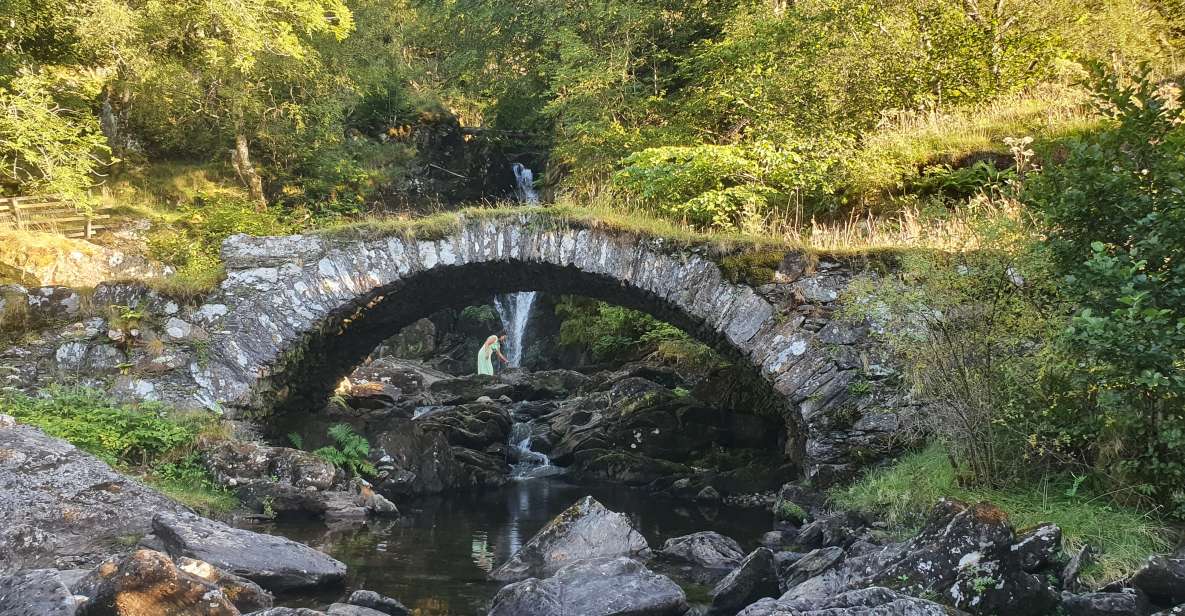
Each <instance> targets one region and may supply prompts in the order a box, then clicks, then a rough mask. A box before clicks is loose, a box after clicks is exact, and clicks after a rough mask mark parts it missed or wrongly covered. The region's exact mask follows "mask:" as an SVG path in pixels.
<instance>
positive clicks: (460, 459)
mask: <svg viewBox="0 0 1185 616" xmlns="http://www.w3.org/2000/svg"><path fill="white" fill-rule="evenodd" d="M452 452H453V459H454V460H456V462H457V467H458V469H457V479H456V486H457V487H458V488H479V489H481V488H497V487H499V486H503V485H506V483H507V482H508V481H509V479H508V476H507V474H508V473H509V472H510V466H509V465H507V464H506V457H505V456H503V455H501V454H499V455H494V454H487V453H482V452H480V451H474V450H472V449H468V448H465V447H453V448H452Z"/></svg>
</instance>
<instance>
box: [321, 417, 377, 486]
mask: <svg viewBox="0 0 1185 616" xmlns="http://www.w3.org/2000/svg"><path fill="white" fill-rule="evenodd" d="M329 438H331V439H333V442H334V444H333V445H327V446H325V447H322V448H320V449H317V450H316V451H314V452H313V453H315V454H317V455H318V456H321V457H322V458H324V459H325V460H327V461H328V462H331V463H332V464H333V465H334V466H336V467H338V468H340V469H342V470H344V471H346V472H348V473H350V474H352V475H374V474H375V473H376V472H378V471H376V470H375V468H374V465H373V464H371V463H370V460H369V456H370V443H369V442H367V440H366V437H364V436H362V435H360V434H358V433H357V432H354V429H353V428H351V427H350V426H349V425H348V424H344V423H338V424H333V425H332V426H330V427H329Z"/></svg>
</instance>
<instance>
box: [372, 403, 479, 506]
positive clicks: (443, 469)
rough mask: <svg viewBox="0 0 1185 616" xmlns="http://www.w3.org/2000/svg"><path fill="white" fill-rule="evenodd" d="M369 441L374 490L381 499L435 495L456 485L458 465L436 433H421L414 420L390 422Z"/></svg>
mask: <svg viewBox="0 0 1185 616" xmlns="http://www.w3.org/2000/svg"><path fill="white" fill-rule="evenodd" d="M384 428H385V430H384V431H383V432H379V433H378V434H376V435H375V436H374V438H372V439H371V444H372V448H371V452H372V455H374V456H375V458H377V463H376V464H375V467H376V468H377V469H378V471H379V474H378V476H377V477H376V478H375V480H374V484H375V488H376V489H377V490H378V491H379V492H380V493H382V494H383V495H384V496H386V497H388V498H391V499H394V500H396V501H397V500H398V499H399V498H400V497H403V496H408V495H420V494H436V493H439V492H442V491H444V490H446V489H448V488H451V487H453V486H454V485H456V483H457V480H458V476H459V475H460V466H459V465H458V464H457V460H456V458H455V457H454V456H453V452H452V449H451V448H450V447H449V444H448V439H447V438H445V436H444V434H442V433H440V432H431V433H428V432H425V431H424V430H423V429H422V428H421V427H420V423H419V422H418V421H414V420H411V419H391V420H388V421H387V422H385V424H384Z"/></svg>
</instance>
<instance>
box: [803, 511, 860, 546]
mask: <svg viewBox="0 0 1185 616" xmlns="http://www.w3.org/2000/svg"><path fill="white" fill-rule="evenodd" d="M867 527H868V523H867V521H865V519H864V518H863V516H861V515H860V514H858V513H855V512H842V513H837V514H834V515H829V516H824V517H821V518H819V519H817V520H815V521H813V522H811V523H809V524H807V525H805V526H803V527H802V528H800V529H799V531H798V537H797V538H796V539H795V541H796V545H797V546H798V547H799V548H800V549H802V550H804V551H805V550H815V549H818V548H829V547H833V546H837V547H841V548H846V547H848V546H849V545H851V544H852V543H853V542H855V541H856V539H857V538H859V537H860V536H861V534H862V532H863V531H864V529H866V528H867Z"/></svg>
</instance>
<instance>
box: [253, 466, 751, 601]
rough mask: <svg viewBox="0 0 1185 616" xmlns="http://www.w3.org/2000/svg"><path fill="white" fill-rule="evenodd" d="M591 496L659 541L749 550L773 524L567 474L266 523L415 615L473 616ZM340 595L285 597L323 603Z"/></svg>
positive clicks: (354, 582) (354, 584) (357, 584)
mask: <svg viewBox="0 0 1185 616" xmlns="http://www.w3.org/2000/svg"><path fill="white" fill-rule="evenodd" d="M587 494H592V495H593V496H594V497H595V498H597V499H598V500H600V501H601V502H602V503H604V504H605V505H606V506H607V507H609V508H610V509H613V510H615V511H621V512H625V513H627V514H629V516H630V518H631V519H632V520H633V521H634V524H635V525H636V526H637V527H638V529H639V530H640V531H641V532H642V534H643V535H645V536H646V539H647V540H648V541H649V542H650V544H651V545H652V546H654V547H657V546H659V545H662V542H663V541H664V540H665V539H667V538H670V537H674V536H678V535H682V534H686V533H690V532H695V531H699V530H717V531H719V532H721V533H724V534H726V535H729V536H732V537H733V538H735V539H736V540H737V541H740V542H741V544H742V545H743V546H744V547H746V548H752V547H754V546H755V545H756V543H757V539H758V538H759V537H760V534H761V533H762V532H763V531H764V530H766V529H768V528H769V527H770V522H771V520H770V516H769V514H768V513H764V512H760V511H745V510H734V509H727V508H716V507H711V506H701V505H687V504H685V503H680V502H675V501H666V500H663V499H658V498H655V497H653V496H652V495H649V494H645V493H641V492H638V491H635V490H630V489H627V488H623V487H621V486H587V485H585V486H578V485H574V484H572V483H568V482H566V481H565V480H564V479H562V478H550V479H536V480H531V481H518V482H511V483H510V484H508V485H507V486H506V487H505V488H503V489H501V490H497V491H493V492H487V493H485V494H458V495H452V496H449V497H442V498H432V499H424V500H420V501H416V502H414V503H409V504H402V505H401V509H402V510H403V512H404V513H405V515H404V516H403V517H401V518H399V519H397V520H372V521H370V522H368V523H367V524H366V525H364V526H357V525H348V526H330V527H327V526H325V525H324V524H321V523H318V522H295V521H292V522H278V523H275V524H272V525H269V526H268V527H266V528H265V530H268V531H269V532H276V533H279V534H283V535H286V536H289V537H292V538H293V539H296V540H298V541H304V542H306V543H309V544H310V545H313V546H314V547H317V548H318V549H321V550H324V551H325V552H328V553H329V554H332V555H333V556H334V557H336V558H338V559H340V560H342V561H344V562H345V563H346V564H347V565H349V577H348V579H347V590H354V589H358V588H367V589H370V590H375V591H378V592H381V593H383V594H386V595H390V596H392V597H397V598H399V599H400V600H401V601H403V603H404V604H405V605H407V606H409V607H412V608H413V609H414V613H415V614H417V615H418V616H474V615H478V614H483V613H484V607H485V605H486V603H487V602H488V601H489V599H490V598H491V597H492V596H493V594H494V593H495V592H496V591H497V590H498V588H499V584H497V583H494V582H490V581H489V580H488V579H487V578H486V574H487V573H489V571H491V570H492V569H493V568H494V567H496V566H497V565H499V564H501V563H502V562H503V561H505V560H506V559H507V558H509V557H510V556H511V555H512V554H513V553H514V552H516V551H518V549H519V548H520V547H522V544H523V543H524V542H526V541H527V540H528V539H530V537H531V536H532V535H534V534H535V533H536V532H537V531H538V530H539V529H540V528H541V527H542V526H543V525H544V524H546V523H547V522H548V521H549V520H551V518H553V517H555V515H556V514H558V513H559V512H560V511H563V510H564V509H565V508H566V507H568V506H569V505H571V504H572V503H573V502H575V501H576V500H577V499H579V498H581V497H582V496H585V495H587ZM340 596H341V593H340V591H333V592H331V593H328V594H326V595H323V596H319V597H315V598H305V599H300V600H293V601H287V602H282V603H284V604H285V605H289V606H293V607H297V606H301V607H324V606H325V605H327V604H328V603H331V602H333V601H335V600H337V599H339V598H340Z"/></svg>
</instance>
